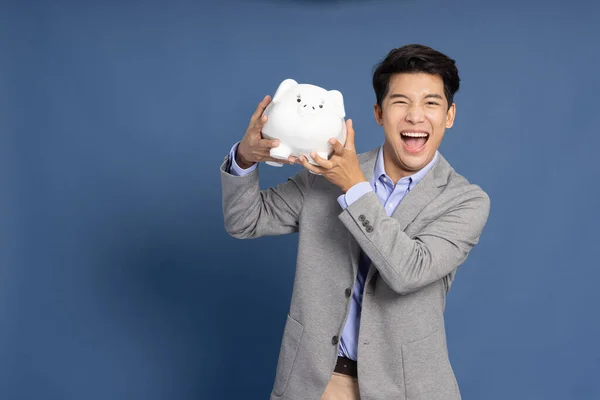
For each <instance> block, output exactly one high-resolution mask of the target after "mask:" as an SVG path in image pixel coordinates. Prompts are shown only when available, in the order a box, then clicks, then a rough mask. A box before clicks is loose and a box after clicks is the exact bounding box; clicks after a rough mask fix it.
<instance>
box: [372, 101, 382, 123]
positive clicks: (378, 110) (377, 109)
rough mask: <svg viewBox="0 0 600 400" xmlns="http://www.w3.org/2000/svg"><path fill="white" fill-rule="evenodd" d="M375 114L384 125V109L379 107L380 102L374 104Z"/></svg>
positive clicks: (377, 119) (378, 121)
mask: <svg viewBox="0 0 600 400" xmlns="http://www.w3.org/2000/svg"><path fill="white" fill-rule="evenodd" d="M373 115H374V116H375V121H377V124H378V125H383V110H382V109H381V107H379V104H377V103H375V105H374V106H373Z"/></svg>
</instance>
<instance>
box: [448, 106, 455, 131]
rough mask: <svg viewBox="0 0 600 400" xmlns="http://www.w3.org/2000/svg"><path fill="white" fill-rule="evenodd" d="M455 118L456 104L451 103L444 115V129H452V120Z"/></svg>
mask: <svg viewBox="0 0 600 400" xmlns="http://www.w3.org/2000/svg"><path fill="white" fill-rule="evenodd" d="M455 117H456V104H455V103H452V105H451V106H450V108H449V109H448V113H447V114H446V129H449V128H452V126H453V125H454V118H455Z"/></svg>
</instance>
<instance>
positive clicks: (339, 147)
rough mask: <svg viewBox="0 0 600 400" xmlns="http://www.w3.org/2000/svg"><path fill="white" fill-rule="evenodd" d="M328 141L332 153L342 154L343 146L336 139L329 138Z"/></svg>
mask: <svg viewBox="0 0 600 400" xmlns="http://www.w3.org/2000/svg"><path fill="white" fill-rule="evenodd" d="M329 143H331V146H332V147H333V153H334V154H336V155H338V156H340V157H341V156H342V155H343V154H344V146H342V144H341V143H340V142H339V141H338V140H337V139H329Z"/></svg>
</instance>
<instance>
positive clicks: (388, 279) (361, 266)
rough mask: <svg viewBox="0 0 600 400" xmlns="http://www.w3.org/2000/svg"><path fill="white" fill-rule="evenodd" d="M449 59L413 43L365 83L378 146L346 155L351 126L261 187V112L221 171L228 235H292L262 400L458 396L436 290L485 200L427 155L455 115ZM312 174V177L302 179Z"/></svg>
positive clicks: (477, 222) (470, 238) (468, 245)
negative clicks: (269, 385) (271, 367)
mask: <svg viewBox="0 0 600 400" xmlns="http://www.w3.org/2000/svg"><path fill="white" fill-rule="evenodd" d="M459 82H460V79H459V76H458V71H457V69H456V66H455V63H454V61H453V60H452V59H450V58H448V57H447V56H446V55H444V54H441V53H439V52H437V51H435V50H433V49H431V48H429V47H426V46H422V45H408V46H404V47H401V48H398V49H394V50H392V51H391V52H390V53H389V54H388V55H387V57H386V58H385V59H384V60H383V61H382V62H381V63H380V64H379V65H378V67H377V69H376V70H375V72H374V75H373V87H374V90H375V94H376V98H377V102H376V104H375V106H374V113H375V119H376V121H377V123H378V124H379V125H381V126H382V127H383V131H384V134H385V141H384V143H383V146H381V147H380V148H376V149H373V150H371V151H369V152H366V153H363V154H360V155H357V154H356V151H355V147H354V130H353V129H352V121H351V120H348V121H347V128H348V138H347V140H346V143H345V144H344V145H342V144H340V143H338V142H333V144H334V146H333V147H334V149H335V153H334V154H333V155H332V157H331V158H330V159H329V160H325V159H321V158H319V157H316V155H312V156H313V158H314V159H315V161H316V162H317V163H318V164H319V166H315V165H312V164H310V163H308V162H307V160H306V159H305V158H304V157H301V159H299V160H295V159H292V158H290V160H288V161H289V162H290V163H294V162H296V163H300V164H302V165H303V166H304V167H305V168H304V169H302V171H301V172H300V173H298V174H297V175H296V176H294V177H293V178H290V179H289V180H288V181H287V182H285V183H282V184H280V185H277V186H276V187H273V188H269V189H268V190H262V191H261V190H260V189H259V182H258V171H257V163H258V162H262V161H268V160H270V158H269V149H270V148H271V147H272V146H277V141H272V140H263V139H261V133H260V130H261V127H262V126H263V124H264V123H265V121H266V118H265V117H264V116H262V113H263V111H264V109H265V107H266V106H267V105H268V103H269V101H270V98H269V97H268V96H267V97H265V99H263V101H262V102H260V104H259V105H258V107H257V109H256V112H255V113H254V115H253V116H252V118H251V120H250V125H249V127H248V130H247V131H246V134H245V136H244V137H243V139H242V140H241V142H239V143H237V144H236V145H235V146H234V147H233V148H232V150H231V152H230V154H229V156H227V157H226V158H225V161H224V163H223V164H222V165H221V180H222V189H223V212H224V218H225V227H226V229H227V232H229V234H231V235H232V236H234V237H236V238H257V237H260V236H265V235H281V234H286V233H292V232H299V246H298V257H297V265H296V276H295V281H294V289H293V294H292V301H291V307H290V311H289V314H288V316H287V320H286V324H285V329H284V335H283V341H282V344H281V350H280V354H279V361H278V364H277V372H276V377H275V384H274V387H273V391H272V393H271V399H294V400H296V399H338V398H344V399H359V398H360V399H363V400H365V399H385V400H387V399H409V400H456V399H460V398H461V395H460V391H459V388H458V384H457V382H456V379H455V375H454V372H453V370H452V367H451V364H450V362H449V359H448V351H447V347H446V334H445V328H444V316H443V314H444V309H445V296H446V293H447V291H448V290H449V288H450V285H451V283H452V280H453V278H454V275H455V273H456V269H457V268H458V267H459V266H460V265H461V264H462V263H463V262H464V261H465V259H466V258H467V256H468V254H469V252H470V250H471V249H472V248H473V246H475V245H476V244H477V242H478V241H479V237H480V235H481V233H482V230H483V228H484V226H485V224H486V221H487V218H488V213H489V208H490V201H489V198H488V196H487V194H486V193H485V192H484V191H483V190H482V189H481V188H480V187H479V186H477V185H474V184H471V183H470V182H468V181H467V180H466V179H465V178H463V177H462V176H461V175H459V174H458V173H457V172H455V171H454V169H453V168H452V167H451V166H450V165H449V163H448V162H447V161H446V160H445V159H444V158H443V157H442V155H441V154H440V153H439V152H438V147H439V145H440V143H441V141H442V138H443V137H444V131H445V130H446V129H447V128H450V127H452V125H453V122H454V117H455V113H456V106H455V104H454V102H453V96H454V94H455V93H456V91H457V90H458V88H459ZM309 170H310V171H313V172H315V173H316V174H311V173H309ZM344 396H345V397H344Z"/></svg>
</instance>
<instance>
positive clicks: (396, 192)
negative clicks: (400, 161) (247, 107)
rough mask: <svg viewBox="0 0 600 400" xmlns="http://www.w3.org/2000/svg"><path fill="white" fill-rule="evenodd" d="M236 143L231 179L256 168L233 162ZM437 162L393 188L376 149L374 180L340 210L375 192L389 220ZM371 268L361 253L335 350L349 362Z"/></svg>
mask: <svg viewBox="0 0 600 400" xmlns="http://www.w3.org/2000/svg"><path fill="white" fill-rule="evenodd" d="M238 145H239V142H238V143H236V144H235V145H234V146H233V147H232V149H231V152H230V153H229V159H230V160H231V161H230V163H231V164H230V168H229V172H230V173H232V174H233V175H237V176H244V175H246V174H249V173H250V172H252V171H254V169H255V168H256V167H257V166H258V164H254V165H252V166H251V167H249V168H247V169H242V168H241V167H240V166H239V165H237V163H236V162H235V152H236V151H237V146H238ZM437 159H438V152H437V151H436V153H435V156H434V157H433V159H432V160H431V162H429V164H427V165H426V166H425V167H424V168H423V169H421V170H419V171H417V172H416V173H414V174H413V175H410V176H406V177H404V178H402V179H400V180H399V181H398V182H397V183H396V185H395V186H394V185H393V182H392V180H391V179H390V177H389V176H388V175H387V174H386V173H385V165H384V161H383V146H381V147H380V148H379V152H378V153H377V160H376V162H375V169H374V171H373V178H372V181H371V182H361V183H357V184H356V185H354V186H352V187H351V188H350V189H349V190H348V191H347V192H346V193H345V194H343V195H341V196H339V197H338V199H337V201H338V203H339V205H340V206H341V207H342V209H345V208H346V207H348V206H349V205H351V204H352V203H354V202H355V201H356V200H358V199H359V198H360V197H361V196H363V195H365V194H366V193H368V192H371V191H374V192H375V193H376V194H377V197H379V200H380V201H381V204H382V205H383V207H384V208H385V211H386V213H387V215H388V216H391V215H392V213H393V212H394V211H395V210H396V207H398V204H400V202H401V201H402V199H403V198H404V197H405V196H406V194H407V193H408V192H409V191H410V190H411V189H412V188H414V187H415V185H416V184H417V183H419V182H420V181H421V179H423V177H424V176H425V175H426V174H427V172H429V170H430V169H431V168H432V167H433V165H434V164H435V162H436V161H437ZM370 264H371V262H370V260H369V259H368V257H367V256H366V255H365V253H364V252H362V251H361V254H360V260H359V266H358V273H357V279H356V283H355V284H354V290H353V291H352V299H351V302H350V313H349V315H348V319H347V320H346V325H345V326H344V330H343V331H342V336H341V338H340V346H339V349H338V355H340V356H344V357H348V358H350V359H352V360H357V351H358V331H359V329H360V312H361V309H362V295H363V289H364V283H365V278H366V276H367V272H368V268H369V265H370Z"/></svg>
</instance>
